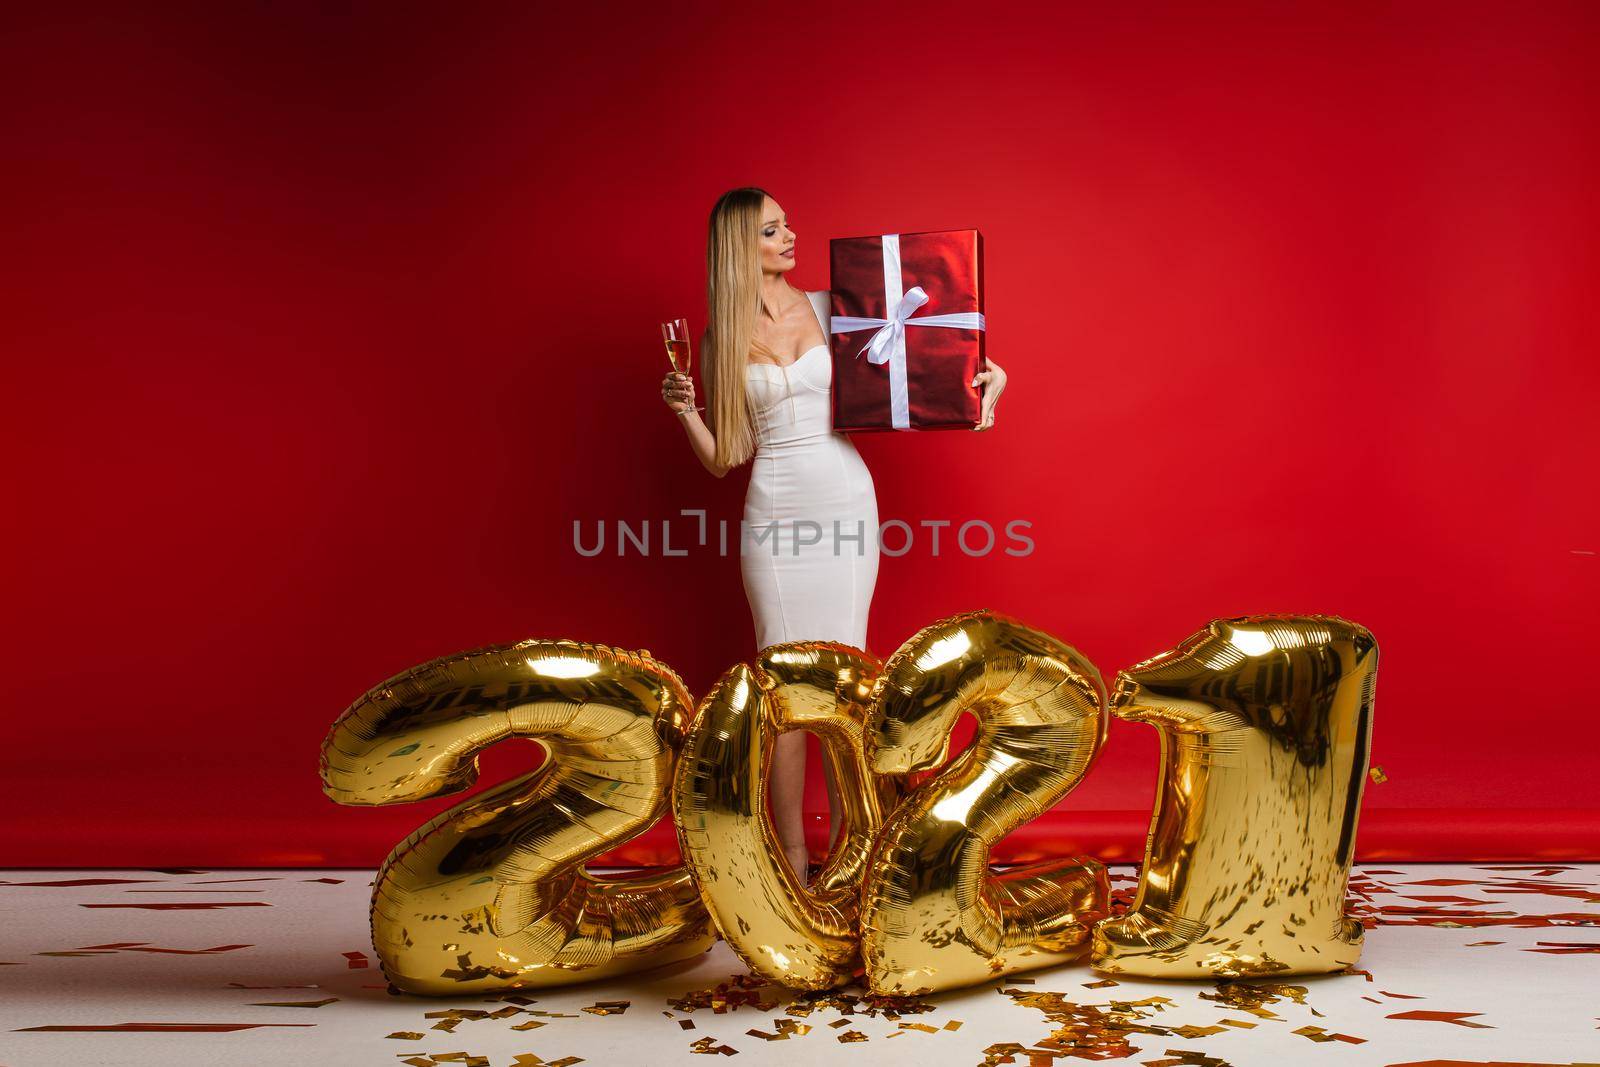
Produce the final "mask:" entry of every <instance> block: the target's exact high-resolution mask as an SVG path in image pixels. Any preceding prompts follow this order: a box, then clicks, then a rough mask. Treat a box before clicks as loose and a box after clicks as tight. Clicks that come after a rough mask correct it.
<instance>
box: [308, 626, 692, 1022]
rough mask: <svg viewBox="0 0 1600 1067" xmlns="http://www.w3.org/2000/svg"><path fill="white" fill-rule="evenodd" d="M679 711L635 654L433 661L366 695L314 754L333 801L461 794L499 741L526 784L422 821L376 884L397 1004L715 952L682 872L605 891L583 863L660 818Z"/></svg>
mask: <svg viewBox="0 0 1600 1067" xmlns="http://www.w3.org/2000/svg"><path fill="white" fill-rule="evenodd" d="M691 708H692V704H691V702H690V700H689V696H688V693H687V692H686V691H685V689H684V686H683V682H682V681H681V680H680V679H679V678H678V676H677V675H676V674H675V673H673V671H672V669H671V668H669V667H667V666H666V665H665V664H662V663H659V662H657V661H656V660H655V659H653V658H652V657H651V656H650V654H649V653H648V652H644V651H641V652H628V651H623V650H619V649H614V648H610V647H608V646H606V645H595V644H583V643H579V642H576V641H556V640H533V641H523V642H521V643H519V644H515V645H509V646H495V647H492V648H483V649H476V650H473V651H470V652H463V653H460V654H458V655H454V656H446V657H443V658H441V659H437V660H433V661H432V662H429V663H425V664H423V665H421V666H419V667H416V668H413V669H412V670H409V671H407V672H405V673H404V674H400V675H398V676H396V677H394V678H391V679H390V680H388V681H387V682H384V683H383V684H381V685H379V686H377V687H376V688H374V689H373V690H372V691H371V692H369V693H367V694H366V695H365V696H364V697H362V698H361V699H360V700H358V701H356V702H355V703H354V704H352V705H351V706H350V708H349V709H348V710H346V711H345V713H344V714H343V715H341V716H340V717H339V720H338V721H337V722H336V723H335V724H334V726H333V729H332V730H331V731H330V732H329V734H328V737H327V740H326V741H325V742H324V743H323V746H322V782H323V791H324V792H326V793H327V794H328V795H329V796H330V797H332V798H333V799H334V800H336V801H338V802H339V803H341V804H403V803H407V802H409V801H414V800H423V799H425V798H428V797H436V796H443V795H445V794H449V793H455V792H459V791H460V790H462V789H464V788H466V787H467V786H469V785H471V784H472V783H473V782H474V781H475V780H476V778H477V774H478V768H477V754H478V753H479V752H480V751H482V750H483V749H484V748H486V747H488V746H489V745H492V744H495V743H496V742H499V741H503V740H505V739H507V738H512V737H523V738H530V739H532V740H534V741H536V742H537V743H539V744H540V745H541V746H543V747H544V749H545V750H546V751H547V752H548V754H549V759H548V760H547V761H546V762H545V763H544V764H543V765H542V766H540V767H539V768H538V769H537V770H534V771H533V772H531V773H529V774H525V775H522V776H521V777H519V778H515V779H513V780H511V781H509V782H506V783H505V784H503V785H500V786H497V787H494V788H491V789H488V790H485V791H484V792H483V793H481V794H479V795H477V796H474V797H472V798H470V799H468V800H466V801H463V802H462V803H460V804H457V805H456V806H455V807H453V808H451V809H450V810H449V811H446V812H445V813H443V814H442V815H439V816H437V817H436V818H434V819H431V820H429V821H428V822H427V823H426V824H425V825H424V826H422V827H421V828H420V829H418V830H417V831H415V832H414V833H412V834H411V836H409V837H407V838H406V839H405V840H404V841H402V842H401V843H400V844H399V845H398V846H396V847H395V849H394V851H393V852H391V853H390V854H389V858H388V859H387V860H386V861H385V862H384V864H383V867H382V868H381V869H380V870H379V871H378V877H377V880H376V882H375V884H374V888H373V895H372V916H371V918H372V939H373V944H374V946H375V948H376V949H377V953H378V958H379V959H380V960H381V962H382V965H383V970H384V973H385V974H386V975H387V976H388V978H389V980H390V981H391V982H392V983H394V985H395V986H396V987H398V988H399V989H401V990H404V991H405V992H408V993H422V994H429V995H442V994H469V993H484V992H491V991H497V990H508V989H522V988H529V987H535V986H553V985H565V984H568V983H572V982H583V981H588V980H591V979H596V978H608V977H611V976H613V975H618V974H624V973H626V972H629V971H636V970H640V969H642V968H646V967H655V966H658V965H661V964H665V963H671V962H674V961H677V960H682V959H685V958H688V957H692V956H695V955H698V954H700V953H702V952H704V951H705V950H706V949H708V948H709V947H710V946H711V944H712V943H713V941H714V940H715V933H714V931H713V929H712V927H711V922H710V918H709V917H708V916H707V914H706V911H705V906H704V905H703V904H702V903H701V901H700V896H699V893H698V892H697V891H696V890H695V887H694V884H693V881H692V879H691V878H690V876H689V874H688V873H687V872H686V871H684V870H683V869H682V868H681V867H679V868H674V869H672V870H668V871H663V872H660V873H656V874H652V875H649V876H647V877H636V878H635V877H623V878H616V879H606V880H602V879H599V878H595V877H593V876H591V875H589V874H588V873H586V872H585V871H584V868H583V864H584V862H585V861H586V860H588V859H589V858H591V857H592V856H594V855H596V854H598V853H600V852H603V851H605V850H607V849H609V848H612V847H614V846H616V845H618V844H620V843H622V842H624V841H627V840H629V839H630V838H632V837H634V836H636V835H637V834H639V833H641V832H642V831H644V830H645V829H647V828H648V827H649V826H650V825H651V824H652V823H654V822H655V821H656V819H657V818H659V817H660V816H661V815H662V814H663V813H664V812H665V811H666V809H667V806H668V798H669V789H670V786H671V783H672V774H673V768H674V761H675V756H676V750H677V747H678V745H680V744H681V742H682V738H683V733H684V730H685V729H686V727H687V725H688V718H689V714H690V711H691Z"/></svg>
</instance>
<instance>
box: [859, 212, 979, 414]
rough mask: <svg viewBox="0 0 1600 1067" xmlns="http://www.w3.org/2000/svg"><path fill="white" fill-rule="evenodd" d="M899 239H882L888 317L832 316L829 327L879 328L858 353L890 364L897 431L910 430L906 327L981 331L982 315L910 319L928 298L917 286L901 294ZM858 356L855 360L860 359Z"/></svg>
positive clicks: (896, 236) (895, 236)
mask: <svg viewBox="0 0 1600 1067" xmlns="http://www.w3.org/2000/svg"><path fill="white" fill-rule="evenodd" d="M901 284H902V282H901V279H900V235H899V234H897V233H886V234H884V235H883V298H884V303H885V306H886V310H887V311H888V312H889V317H888V318H886V319H875V318H865V317H861V316H856V315H834V316H833V319H832V322H831V323H830V324H829V327H830V329H831V330H832V331H833V332H834V333H854V332H855V331H857V330H867V329H871V328H872V327H874V326H876V327H878V330H877V332H876V333H874V334H873V335H872V338H871V340H869V341H868V342H867V343H866V344H864V345H862V346H861V352H867V351H868V350H869V349H870V350H871V352H870V354H869V355H868V356H867V362H868V363H876V364H880V365H881V364H884V363H887V364H889V416H890V423H891V425H893V427H894V428H895V429H896V430H906V429H910V428H911V405H910V402H909V399H908V397H907V393H906V327H907V326H944V327H946V328H948V329H952V330H981V329H984V321H983V312H981V311H956V312H951V313H949V314H945V315H923V316H921V317H920V318H912V317H911V316H912V315H914V314H915V313H916V310H917V309H918V308H920V307H922V305H924V304H926V303H927V302H928V294H927V292H925V291H924V290H923V288H922V286H920V285H914V286H912V287H911V288H910V289H907V290H905V291H903V292H902V291H901V289H900V286H901ZM861 352H857V353H856V358H857V359H860V358H861Z"/></svg>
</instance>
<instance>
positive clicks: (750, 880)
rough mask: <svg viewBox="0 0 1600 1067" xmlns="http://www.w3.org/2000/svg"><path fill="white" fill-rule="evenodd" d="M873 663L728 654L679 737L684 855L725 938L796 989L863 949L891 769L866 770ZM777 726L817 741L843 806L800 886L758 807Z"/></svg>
mask: <svg viewBox="0 0 1600 1067" xmlns="http://www.w3.org/2000/svg"><path fill="white" fill-rule="evenodd" d="M881 667H882V664H881V663H880V662H879V661H878V660H877V659H876V658H875V657H873V656H870V655H868V654H867V653H864V652H862V651H861V650H859V649H855V648H852V647H850V646H849V645H842V644H834V643H830V642H822V641H796V642H789V643H786V644H780V645H772V646H769V647H768V648H765V649H763V650H762V652H761V655H760V657H759V658H758V659H757V661H756V663H755V665H754V666H753V667H750V666H746V665H745V664H736V665H734V666H733V667H732V668H730V669H729V670H728V671H727V672H726V673H725V674H724V675H723V676H722V678H721V679H720V680H719V681H718V682H717V684H716V686H714V687H713V688H712V690H711V692H710V694H708V695H707V697H706V699H705V700H703V701H702V702H701V705H700V711H699V714H698V715H697V716H696V717H695V720H694V724H693V726H692V727H691V728H690V732H689V736H688V739H687V740H686V741H685V743H684V748H683V755H682V757H681V758H680V759H679V762H678V774H677V780H676V782H675V785H674V789H673V814H674V816H675V818H676V821H677V826H678V842H679V846H680V848H681V850H682V852H683V856H684V860H685V861H686V862H687V864H688V865H689V869H690V870H691V871H693V872H694V876H695V879H696V881H698V883H699V885H700V892H701V895H702V897H703V898H704V900H705V902H706V906H707V908H708V909H709V910H710V912H711V915H712V917H713V918H714V919H715V920H716V923H717V927H718V929H720V930H721V932H722V937H723V940H725V941H727V942H728V944H729V946H730V947H732V948H733V950H734V952H736V953H737V954H738V955H739V957H740V959H742V960H744V962H745V964H746V966H748V967H749V968H750V970H751V971H752V972H753V973H755V974H757V975H759V976H760V977H762V978H766V979H768V980H770V981H774V982H779V983H782V984H784V985H788V986H793V987H795V988H799V989H827V988H831V987H833V986H837V985H840V984H842V983H844V982H847V981H849V979H850V977H851V975H852V973H853V971H854V967H855V963H856V961H857V959H858V958H859V951H858V937H857V932H856V916H857V899H858V895H859V892H860V880H861V873H862V869H863V867H864V865H865V863H866V859H867V853H868V851H869V849H870V848H871V845H872V840H873V837H874V835H875V834H876V833H877V831H878V827H879V826H880V825H881V824H882V822H883V817H884V814H885V812H886V810H887V809H889V808H892V807H893V806H894V803H895V802H896V801H897V800H898V799H899V795H900V794H899V789H898V788H897V780H896V779H894V778H890V777H886V776H885V777H879V776H875V775H873V774H872V773H871V772H870V771H868V769H867V767H866V761H865V757H864V755H863V753H862V747H861V724H862V718H863V716H864V714H865V709H866V702H867V700H868V699H869V697H870V695H871V685H872V682H873V680H874V679H875V678H876V677H877V674H878V671H879V669H881ZM787 730H806V731H809V732H811V733H813V734H815V735H816V736H817V739H818V740H819V741H821V742H822V754H823V758H824V759H825V760H827V761H828V764H829V768H830V770H831V771H832V772H833V780H834V782H835V783H836V784H837V787H838V793H839V800H840V803H841V806H842V807H843V812H842V816H841V819H840V827H839V834H838V844H837V845H836V846H835V848H834V850H833V852H832V853H831V854H830V855H829V857H828V862H827V864H826V865H825V866H824V867H823V869H822V871H821V872H820V873H819V874H818V875H817V879H816V888H814V889H813V888H809V887H807V886H804V885H802V884H801V882H800V881H799V880H798V878H797V877H796V874H795V872H793V871H791V870H790V868H789V865H788V863H786V862H784V861H783V859H782V858H781V857H782V853H781V850H780V849H779V847H778V841H777V839H776V837H775V836H774V834H773V829H772V823H771V822H770V821H769V819H768V812H767V783H768V780H769V778H770V775H771V764H772V752H773V743H774V741H775V740H776V739H777V736H778V735H779V734H781V733H783V732H785V731H787Z"/></svg>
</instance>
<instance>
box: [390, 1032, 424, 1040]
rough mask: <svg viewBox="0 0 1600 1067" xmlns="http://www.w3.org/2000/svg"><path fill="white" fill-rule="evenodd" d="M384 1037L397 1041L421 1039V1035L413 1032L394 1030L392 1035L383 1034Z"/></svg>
mask: <svg viewBox="0 0 1600 1067" xmlns="http://www.w3.org/2000/svg"><path fill="white" fill-rule="evenodd" d="M384 1036H385V1037H392V1038H394V1039H396V1040H397V1041H421V1040H422V1038H423V1035H422V1034H420V1033H418V1032H417V1031H415V1030H396V1031H395V1032H394V1033H392V1034H385V1035H384Z"/></svg>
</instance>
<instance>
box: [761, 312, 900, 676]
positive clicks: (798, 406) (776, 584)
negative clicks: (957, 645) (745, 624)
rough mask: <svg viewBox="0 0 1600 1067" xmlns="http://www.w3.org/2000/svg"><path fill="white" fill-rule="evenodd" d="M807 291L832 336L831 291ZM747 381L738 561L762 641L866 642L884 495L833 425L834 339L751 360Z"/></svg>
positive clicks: (824, 333)
mask: <svg viewBox="0 0 1600 1067" xmlns="http://www.w3.org/2000/svg"><path fill="white" fill-rule="evenodd" d="M806 297H807V299H809V300H810V301H811V308H812V311H813V312H814V313H815V314H816V316H817V321H818V324H819V325H820V326H821V327H822V336H823V337H824V338H826V337H828V336H829V333H828V325H829V308H828V294H827V292H826V291H820V292H809V293H806ZM745 381H746V388H747V389H748V390H749V393H750V397H751V401H752V405H753V407H754V408H755V410H756V412H757V414H756V434H757V445H756V451H755V457H754V459H753V460H752V461H751V469H750V487H749V488H748V489H747V490H746V492H745V498H744V522H745V525H744V527H743V528H742V530H741V537H740V541H739V557H740V558H739V565H740V569H741V570H742V571H743V573H744V589H745V595H746V596H747V597H748V598H749V600H750V614H751V617H752V618H753V619H754V620H755V629H756V648H757V649H762V648H766V647H767V646H768V645H775V644H778V643H779V642H783V641H809V640H826V641H842V642H844V643H845V644H848V645H853V646H854V647H856V648H859V649H862V650H865V649H866V647H867V612H868V610H869V609H870V608H871V606H872V590H873V587H874V586H875V585H876V584H877V581H878V498H877V493H876V490H875V489H874V487H873V484H872V474H871V472H869V471H868V470H867V465H866V464H865V463H864V462H862V460H861V455H860V453H858V452H857V451H856V446H855V444H854V443H853V442H852V441H851V440H850V438H849V437H847V436H845V435H844V434H841V433H835V432H834V430H833V412H832V406H831V403H830V398H831V392H830V391H831V389H832V385H833V359H832V357H831V356H830V354H829V350H828V346H827V345H826V344H820V345H816V346H814V347H812V348H810V349H808V350H807V351H805V352H803V353H801V355H800V358H799V359H797V360H795V361H794V362H793V363H791V364H787V365H784V366H781V367H780V366H774V365H772V364H762V363H752V364H750V365H749V366H748V367H747V368H746V374H745ZM836 531H837V532H836Z"/></svg>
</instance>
